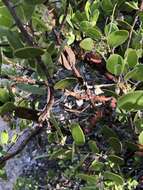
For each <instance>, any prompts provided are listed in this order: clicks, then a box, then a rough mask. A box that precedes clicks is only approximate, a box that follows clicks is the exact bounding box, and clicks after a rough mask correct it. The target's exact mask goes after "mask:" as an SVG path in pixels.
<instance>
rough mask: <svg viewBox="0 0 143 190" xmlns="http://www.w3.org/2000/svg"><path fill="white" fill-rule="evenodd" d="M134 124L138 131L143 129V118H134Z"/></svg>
mask: <svg viewBox="0 0 143 190" xmlns="http://www.w3.org/2000/svg"><path fill="white" fill-rule="evenodd" d="M134 124H135V127H136V129H137V131H138V132H141V131H143V118H137V119H136V120H134Z"/></svg>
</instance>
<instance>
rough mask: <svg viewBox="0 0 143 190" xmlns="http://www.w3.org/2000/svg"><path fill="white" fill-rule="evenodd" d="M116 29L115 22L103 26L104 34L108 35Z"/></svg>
mask: <svg viewBox="0 0 143 190" xmlns="http://www.w3.org/2000/svg"><path fill="white" fill-rule="evenodd" d="M117 30H119V29H118V26H117V24H115V23H112V22H110V23H109V24H107V25H106V26H105V28H104V33H105V35H106V36H108V35H109V34H110V33H112V32H115V31H117Z"/></svg>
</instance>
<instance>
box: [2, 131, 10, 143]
mask: <svg viewBox="0 0 143 190" xmlns="http://www.w3.org/2000/svg"><path fill="white" fill-rule="evenodd" d="M8 140H9V135H8V132H7V131H2V132H1V134H0V141H1V144H7V143H8Z"/></svg>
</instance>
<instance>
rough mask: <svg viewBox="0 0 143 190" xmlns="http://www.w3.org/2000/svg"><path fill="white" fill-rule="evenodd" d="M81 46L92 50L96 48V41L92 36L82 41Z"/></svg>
mask: <svg viewBox="0 0 143 190" xmlns="http://www.w3.org/2000/svg"><path fill="white" fill-rule="evenodd" d="M80 47H81V48H83V49H84V50H87V51H91V50H93V48H94V42H93V40H92V39H91V38H85V39H84V40H82V41H81V42H80Z"/></svg>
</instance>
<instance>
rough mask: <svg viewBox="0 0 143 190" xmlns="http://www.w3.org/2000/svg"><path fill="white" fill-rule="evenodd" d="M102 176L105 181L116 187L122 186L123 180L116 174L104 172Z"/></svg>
mask: <svg viewBox="0 0 143 190" xmlns="http://www.w3.org/2000/svg"><path fill="white" fill-rule="evenodd" d="M103 176H104V179H105V180H111V181H113V182H114V183H115V184H116V185H123V184H124V180H123V178H122V177H121V176H120V175H118V174H115V173H112V172H109V171H106V172H104V175H103Z"/></svg>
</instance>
